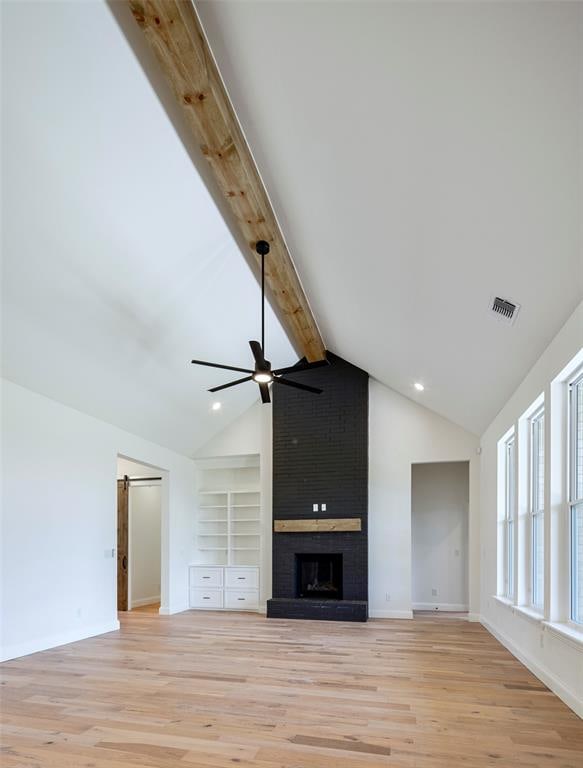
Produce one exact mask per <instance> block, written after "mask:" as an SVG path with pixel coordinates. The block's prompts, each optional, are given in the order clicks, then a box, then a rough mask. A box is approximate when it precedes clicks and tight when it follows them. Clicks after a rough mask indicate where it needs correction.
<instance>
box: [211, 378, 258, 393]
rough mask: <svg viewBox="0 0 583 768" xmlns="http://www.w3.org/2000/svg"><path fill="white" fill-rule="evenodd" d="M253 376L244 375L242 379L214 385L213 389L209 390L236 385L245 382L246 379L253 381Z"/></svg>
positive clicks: (213, 390)
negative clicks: (217, 385)
mask: <svg viewBox="0 0 583 768" xmlns="http://www.w3.org/2000/svg"><path fill="white" fill-rule="evenodd" d="M252 378H253V376H244V377H243V378H242V379H237V380H236V381H230V382H229V383H228V384H221V386H220V387H213V388H212V389H209V392H219V391H220V390H221V389H228V387H234V386H235V385H237V384H243V382H244V381H251V379H252Z"/></svg>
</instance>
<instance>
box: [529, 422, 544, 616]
mask: <svg viewBox="0 0 583 768" xmlns="http://www.w3.org/2000/svg"><path fill="white" fill-rule="evenodd" d="M544 424H545V422H544V413H540V414H539V415H537V416H535V417H534V418H533V420H532V432H531V467H532V489H531V492H532V502H531V510H530V512H531V515H532V517H531V521H532V539H531V541H532V550H531V563H532V604H533V605H534V606H535V607H536V608H540V609H542V607H543V603H544V504H545V435H544Z"/></svg>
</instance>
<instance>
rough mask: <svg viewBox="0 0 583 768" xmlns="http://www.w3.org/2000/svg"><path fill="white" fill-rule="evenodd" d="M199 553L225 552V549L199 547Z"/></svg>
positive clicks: (226, 549)
mask: <svg viewBox="0 0 583 768" xmlns="http://www.w3.org/2000/svg"><path fill="white" fill-rule="evenodd" d="M199 550H200V551H201V552H227V551H228V548H227V547H199Z"/></svg>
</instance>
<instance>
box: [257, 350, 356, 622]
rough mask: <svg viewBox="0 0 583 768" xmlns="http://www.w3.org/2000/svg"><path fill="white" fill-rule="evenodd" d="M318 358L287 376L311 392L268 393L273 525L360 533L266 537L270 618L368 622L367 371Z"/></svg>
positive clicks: (337, 360) (332, 357) (286, 390)
mask: <svg viewBox="0 0 583 768" xmlns="http://www.w3.org/2000/svg"><path fill="white" fill-rule="evenodd" d="M328 359H329V360H330V365H329V366H328V367H326V368H318V369H315V370H312V371H305V372H302V373H298V374H295V375H290V378H297V381H302V382H305V383H307V384H311V385H313V386H317V387H321V388H322V389H323V393H322V394H321V395H311V394H308V393H305V392H301V391H299V390H294V389H292V388H291V387H289V388H288V387H273V388H272V397H273V519H274V521H288V522H289V521H294V522H300V523H304V522H305V523H306V525H307V526H309V525H310V523H309V521H314V520H323V521H326V520H333V521H339V522H340V521H343V520H344V521H346V520H358V521H360V523H359V525H360V530H349V531H341V530H331V531H301V532H288V531H283V532H274V534H273V598H272V599H271V600H269V601H268V603H267V616H268V617H270V618H297V619H330V620H341V621H366V619H367V617H368V539H367V536H368V519H367V518H368V374H367V373H366V372H365V371H362V370H361V369H360V368H357V367H356V366H354V365H351V364H350V363H348V362H346V361H345V360H342V358H340V357H337V356H336V355H333V354H331V353H329V354H328ZM322 504H325V505H326V507H325V510H322ZM314 505H318V510H317V511H315V510H314V508H313V507H314Z"/></svg>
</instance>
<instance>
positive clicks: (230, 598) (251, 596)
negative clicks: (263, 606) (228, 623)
mask: <svg viewBox="0 0 583 768" xmlns="http://www.w3.org/2000/svg"><path fill="white" fill-rule="evenodd" d="M258 607H259V592H258V591H257V590H256V589H244V590H243V589H241V590H239V589H226V590H225V608H229V609H230V610H232V611H241V610H251V609H253V610H257V608H258Z"/></svg>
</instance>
